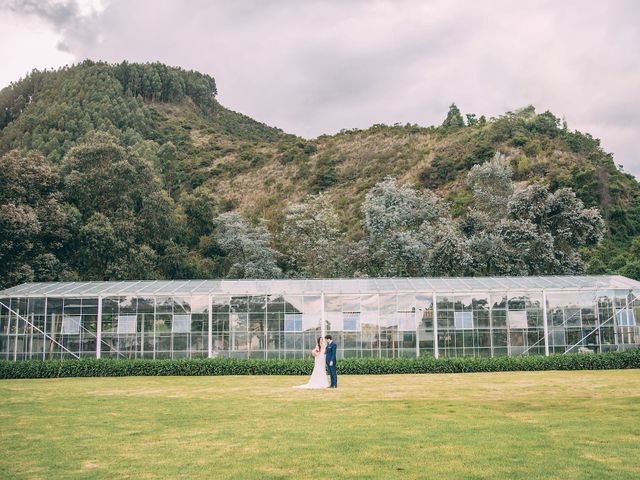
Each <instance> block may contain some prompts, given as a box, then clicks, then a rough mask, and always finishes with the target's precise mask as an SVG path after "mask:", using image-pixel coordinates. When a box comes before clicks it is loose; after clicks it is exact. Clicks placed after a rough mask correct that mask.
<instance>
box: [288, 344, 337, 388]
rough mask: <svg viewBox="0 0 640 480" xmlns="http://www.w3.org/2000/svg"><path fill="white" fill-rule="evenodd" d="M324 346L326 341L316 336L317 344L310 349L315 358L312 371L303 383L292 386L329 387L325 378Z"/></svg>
mask: <svg viewBox="0 0 640 480" xmlns="http://www.w3.org/2000/svg"><path fill="white" fill-rule="evenodd" d="M325 348H326V341H325V339H324V338H322V337H320V338H318V345H317V346H316V347H315V348H314V349H313V350H311V355H313V358H314V359H315V360H314V361H313V372H312V373H311V378H309V381H308V382H307V383H305V384H304V385H298V386H297V387H293V388H327V387H329V381H328V380H327V371H326V369H325V368H326V367H325V353H324V351H325Z"/></svg>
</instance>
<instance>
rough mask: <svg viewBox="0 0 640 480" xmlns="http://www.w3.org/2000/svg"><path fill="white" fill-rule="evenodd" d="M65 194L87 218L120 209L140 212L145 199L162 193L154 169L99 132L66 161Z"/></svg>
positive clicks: (73, 149) (78, 147) (75, 150)
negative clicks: (156, 193)
mask: <svg viewBox="0 0 640 480" xmlns="http://www.w3.org/2000/svg"><path fill="white" fill-rule="evenodd" d="M63 173H64V175H65V177H64V191H65V194H66V197H67V199H68V200H69V201H70V202H71V203H73V204H74V205H75V206H76V207H77V208H78V209H79V210H80V211H81V212H82V213H83V215H85V216H86V217H89V216H91V214H93V213H94V212H101V213H105V214H109V213H110V212H114V211H116V210H118V209H128V210H132V211H139V210H140V208H141V206H142V199H143V198H144V197H146V196H147V195H148V194H149V193H150V192H152V191H156V190H157V189H158V181H157V178H156V177H155V175H154V174H153V170H152V168H151V166H150V165H149V164H148V163H147V162H145V161H143V160H141V159H140V158H138V157H137V156H135V155H132V154H130V153H129V152H128V151H127V150H126V149H125V148H124V147H122V146H120V145H119V144H118V142H117V140H116V138H115V137H113V136H112V135H110V134H108V133H103V132H98V133H95V134H94V135H92V136H91V137H90V138H89V139H87V141H86V142H85V143H83V144H81V145H78V146H76V147H74V148H72V149H71V150H70V151H69V154H68V155H67V156H66V157H65V165H64V168H63Z"/></svg>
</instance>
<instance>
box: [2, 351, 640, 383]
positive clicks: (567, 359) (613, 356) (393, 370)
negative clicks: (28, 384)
mask: <svg viewBox="0 0 640 480" xmlns="http://www.w3.org/2000/svg"><path fill="white" fill-rule="evenodd" d="M627 368H640V349H638V350H628V351H625V352H610V353H599V354H590V355H583V354H572V355H551V356H549V357H544V356H534V355H532V356H519V357H494V358H486V357H482V358H473V357H459V358H442V359H438V360H436V359H435V358H433V357H420V358H398V359H389V358H349V359H344V360H340V361H338V373H339V374H342V375H384V374H402V373H466V372H510V371H543V370H613V369H627ZM312 369H313V362H312V360H310V359H306V360H241V359H230V358H212V359H208V358H199V359H180V360H150V359H149V360H146V359H145V360H142V359H136V360H116V359H101V360H97V359H95V358H87V359H81V360H45V361H41V360H25V361H18V362H11V361H0V379H9V378H57V377H125V376H167V375H171V376H203V375H309V374H310V373H311V370H312Z"/></svg>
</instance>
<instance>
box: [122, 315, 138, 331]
mask: <svg viewBox="0 0 640 480" xmlns="http://www.w3.org/2000/svg"><path fill="white" fill-rule="evenodd" d="M137 320H138V316H137V315H118V334H122V333H136V323H137Z"/></svg>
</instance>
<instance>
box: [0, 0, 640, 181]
mask: <svg viewBox="0 0 640 480" xmlns="http://www.w3.org/2000/svg"><path fill="white" fill-rule="evenodd" d="M639 25H640V2H638V1H636V0H626V1H625V0H607V1H604V0H598V1H587V0H564V1H560V0H548V1H547V0H529V1H527V2H513V1H510V0H467V1H456V0H406V1H403V0H396V1H393V0H367V1H365V0H335V1H332V0H324V1H320V0H305V1H300V0H274V1H268V0H233V1H211V0H202V1H200V0H191V1H188V2H186V1H181V0H61V1H51V0H49V1H46V0H42V1H39V0H22V1H20V0H0V31H2V32H3V41H2V42H1V44H0V58H1V59H2V63H1V68H0V87H4V86H6V85H7V84H8V83H9V82H11V81H13V80H16V79H18V78H20V77H21V76H24V75H25V73H27V72H28V71H29V70H31V69H32V68H34V67H37V68H45V67H46V68H51V67H57V66H60V65H64V64H67V63H72V62H75V61H78V60H82V59H84V58H91V59H94V60H98V59H101V60H106V61H109V62H119V61H121V60H124V59H126V60H129V61H140V62H146V61H156V60H157V61H161V62H164V63H168V64H171V65H177V66H182V67H184V68H187V69H196V70H199V71H202V72H206V73H209V74H211V75H213V76H214V77H215V78H216V82H217V84H218V92H219V99H220V101H221V102H222V103H223V104H225V105H226V106H228V107H230V108H232V109H234V110H238V111H240V112H242V113H245V114H247V115H250V116H252V117H254V118H256V119H258V120H260V121H263V122H266V123H268V124H270V125H274V126H278V127H280V128H282V129H283V130H285V131H288V132H292V133H296V134H299V135H302V136H304V137H309V138H310V137H315V136H317V135H321V134H323V133H334V132H336V131H338V130H340V129H342V128H352V127H367V126H370V125H371V124H374V123H388V124H391V123H395V122H400V123H405V122H410V123H418V124H420V125H432V124H438V123H440V122H441V121H442V119H443V118H444V116H445V114H446V111H447V108H448V105H449V104H450V103H451V102H454V101H455V102H456V103H457V104H458V106H459V107H460V108H461V110H462V111H463V113H467V112H473V113H476V114H478V115H481V114H484V115H487V116H496V115H500V114H501V113H504V112H505V111H509V110H514V109H518V108H521V107H524V106H526V105H528V104H533V105H535V106H536V108H537V110H538V111H544V110H547V109H548V110H551V111H552V112H554V113H555V114H556V115H558V116H561V117H562V116H564V117H565V118H566V120H567V122H568V123H569V127H570V128H572V129H578V130H580V131H584V132H589V133H591V134H592V135H594V136H596V137H598V138H600V139H601V140H602V144H603V146H604V148H605V150H607V151H609V152H612V153H614V155H615V159H616V162H617V163H619V164H622V165H623V166H624V169H625V170H626V171H628V172H631V173H633V174H635V175H636V176H638V177H640V155H638V146H639V141H638V138H639V137H640V26H639Z"/></svg>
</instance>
